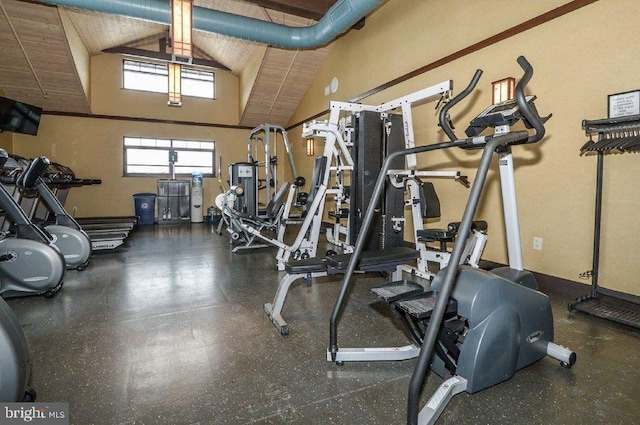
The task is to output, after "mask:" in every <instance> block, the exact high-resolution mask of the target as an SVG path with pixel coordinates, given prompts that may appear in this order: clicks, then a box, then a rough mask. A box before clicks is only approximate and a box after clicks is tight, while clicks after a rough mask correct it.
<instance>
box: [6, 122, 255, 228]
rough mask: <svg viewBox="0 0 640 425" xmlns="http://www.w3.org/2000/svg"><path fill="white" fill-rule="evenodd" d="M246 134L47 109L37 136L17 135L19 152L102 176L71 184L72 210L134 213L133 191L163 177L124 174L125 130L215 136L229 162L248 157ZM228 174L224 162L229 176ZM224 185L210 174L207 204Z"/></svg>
mask: <svg viewBox="0 0 640 425" xmlns="http://www.w3.org/2000/svg"><path fill="white" fill-rule="evenodd" d="M246 134H247V131H246V130H234V129H224V128H215V127H196V126H186V125H173V124H156V123H143V122H130V121H117V120H110V119H96V118H76V117H60V116H53V115H44V116H43V118H42V122H41V123H40V129H39V131H38V136H37V137H33V136H26V135H19V134H16V135H14V144H13V146H14V149H13V152H14V153H16V154H18V155H21V156H24V157H27V158H33V157H35V156H40V155H45V156H47V157H48V158H50V159H51V160H52V161H54V162H59V163H61V164H64V165H67V166H69V167H71V169H72V170H74V172H75V173H76V176H77V177H79V178H91V179H101V180H102V184H100V185H96V186H86V187H82V188H78V189H73V190H71V192H70V194H69V197H68V199H67V203H66V205H65V206H66V207H67V209H68V210H69V211H71V210H72V207H73V206H77V207H78V210H77V215H78V216H85V217H86V216H101V215H102V216H104V215H133V214H134V206H133V198H132V195H133V194H134V193H144V192H151V193H156V188H157V178H152V177H123V176H122V174H123V170H122V155H123V151H122V138H123V137H124V136H134V137H135V136H141V137H157V138H170V137H172V138H182V139H192V140H214V141H215V142H216V155H217V157H218V158H219V156H220V155H222V158H223V167H226V166H227V165H228V164H229V162H236V161H241V160H246ZM239 147H241V148H239ZM218 158H216V160H217V159H218ZM226 174H227V173H226V170H225V169H224V168H223V177H224V178H225V179H226ZM225 185H226V183H225ZM219 186H220V184H219V182H218V179H217V178H205V179H204V186H203V187H204V195H205V198H204V206H205V210H206V208H207V207H209V206H211V205H213V201H214V199H215V196H216V195H218V194H219V193H220V189H219Z"/></svg>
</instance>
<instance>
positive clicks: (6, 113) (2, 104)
mask: <svg viewBox="0 0 640 425" xmlns="http://www.w3.org/2000/svg"><path fill="white" fill-rule="evenodd" d="M41 115H42V108H38V107H37V106H33V105H29V104H27V103H22V102H18V101H16V100H11V99H7V98H6V97H2V96H0V131H13V132H14V133H24V134H31V135H34V136H35V135H36V134H37V133H38V125H39V124H40V116H41Z"/></svg>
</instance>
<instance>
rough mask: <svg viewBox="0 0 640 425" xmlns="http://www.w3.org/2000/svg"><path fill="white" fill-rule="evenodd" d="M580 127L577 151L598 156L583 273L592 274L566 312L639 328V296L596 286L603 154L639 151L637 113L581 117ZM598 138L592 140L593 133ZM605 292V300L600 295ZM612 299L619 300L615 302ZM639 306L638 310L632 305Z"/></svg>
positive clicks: (639, 122) (585, 275) (638, 118)
mask: <svg viewBox="0 0 640 425" xmlns="http://www.w3.org/2000/svg"><path fill="white" fill-rule="evenodd" d="M582 128H583V129H584V130H585V132H586V134H587V135H588V136H589V141H588V142H587V143H585V144H584V145H583V146H582V147H581V148H580V154H581V155H584V154H589V153H592V152H596V153H597V155H598V163H597V174H596V204H595V222H594V232H593V233H594V237H593V266H592V267H593V268H592V270H589V271H587V272H585V273H583V274H582V276H584V277H591V290H590V292H589V294H588V295H585V296H582V297H579V298H577V299H576V300H575V301H574V302H572V303H570V304H569V311H573V310H577V311H581V312H583V313H587V314H590V315H592V316H597V317H601V318H603V319H608V320H611V321H614V322H617V323H622V324H625V325H628V326H632V327H634V328H637V329H640V297H636V296H634V295H630V294H624V293H620V292H617V291H612V290H609V289H606V288H602V287H600V286H599V282H598V278H599V265H600V225H601V221H602V183H603V171H604V156H605V154H606V153H614V152H616V153H625V152H640V115H632V116H627V117H620V118H606V119H600V120H592V121H588V120H583V121H582ZM594 135H597V137H598V138H597V140H596V141H593V136H594ZM600 295H604V296H605V299H602V298H601V297H599V296H600ZM615 300H619V301H622V303H621V302H614V301H615ZM636 306H637V307H638V308H637V309H636V308H634V307H636Z"/></svg>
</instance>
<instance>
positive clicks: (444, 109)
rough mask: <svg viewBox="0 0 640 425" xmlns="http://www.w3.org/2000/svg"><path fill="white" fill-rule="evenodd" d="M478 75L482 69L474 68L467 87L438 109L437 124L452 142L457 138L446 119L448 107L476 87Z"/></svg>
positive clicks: (479, 75)
mask: <svg viewBox="0 0 640 425" xmlns="http://www.w3.org/2000/svg"><path fill="white" fill-rule="evenodd" d="M480 77H482V70H481V69H476V72H475V74H473V78H471V82H469V85H468V86H467V88H465V89H464V90H462V91H461V92H460V93H458V95H457V96H455V97H454V98H453V99H451V100H450V101H449V102H448V103H447V104H446V105H444V106H443V107H442V109H441V110H440V115H439V117H438V124H439V125H440V127H442V131H444V132H445V133H446V135H447V136H448V137H449V140H451V141H452V142H453V141H454V140H457V139H458V138H457V137H456V134H455V133H454V132H453V129H452V128H451V126H450V125H449V123H448V120H447V115H448V114H449V109H451V108H452V107H453V106H455V105H456V104H457V103H458V102H460V101H461V100H462V99H464V98H465V97H467V96H468V95H469V94H470V93H471V92H472V91H473V90H474V89H475V88H476V85H477V84H478V81H480Z"/></svg>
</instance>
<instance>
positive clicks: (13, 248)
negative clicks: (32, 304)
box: [0, 149, 66, 298]
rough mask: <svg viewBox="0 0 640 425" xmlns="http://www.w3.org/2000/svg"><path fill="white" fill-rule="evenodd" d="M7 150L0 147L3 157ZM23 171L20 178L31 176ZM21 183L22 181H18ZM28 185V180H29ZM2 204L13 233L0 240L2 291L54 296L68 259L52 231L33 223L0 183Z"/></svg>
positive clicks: (6, 295) (5, 294)
mask: <svg viewBox="0 0 640 425" xmlns="http://www.w3.org/2000/svg"><path fill="white" fill-rule="evenodd" d="M6 158H7V153H6V151H4V150H2V149H0V160H1V161H3V163H4V162H6ZM32 176H33V175H32V174H27V175H24V174H23V175H22V176H21V177H20V178H19V179H18V180H20V179H21V178H22V179H25V178H29V179H30V178H31V177H32ZM17 184H18V185H20V184H21V183H20V182H17ZM27 185H29V182H27ZM0 206H1V207H2V208H3V209H4V212H5V220H6V219H7V218H8V219H9V220H10V221H11V226H10V228H11V229H12V234H9V233H8V232H5V234H4V238H3V239H1V240H0V260H2V261H0V295H2V297H4V298H10V297H19V296H27V295H44V296H45V297H49V298H50V297H53V296H54V295H55V294H56V293H57V292H58V291H59V290H60V288H62V285H63V282H62V279H63V277H64V271H65V268H66V266H65V260H64V256H63V255H62V253H61V252H60V250H59V249H58V248H57V247H56V246H55V245H54V243H53V242H54V240H53V237H52V236H51V234H49V233H48V232H47V231H46V230H43V229H40V228H39V227H38V226H36V225H34V224H33V223H32V222H31V221H30V220H29V217H27V215H26V214H25V212H24V211H23V210H22V209H21V208H20V205H18V203H17V202H16V201H15V199H13V197H12V196H11V194H10V193H9V192H8V191H7V189H6V188H5V187H4V185H2V184H0Z"/></svg>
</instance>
